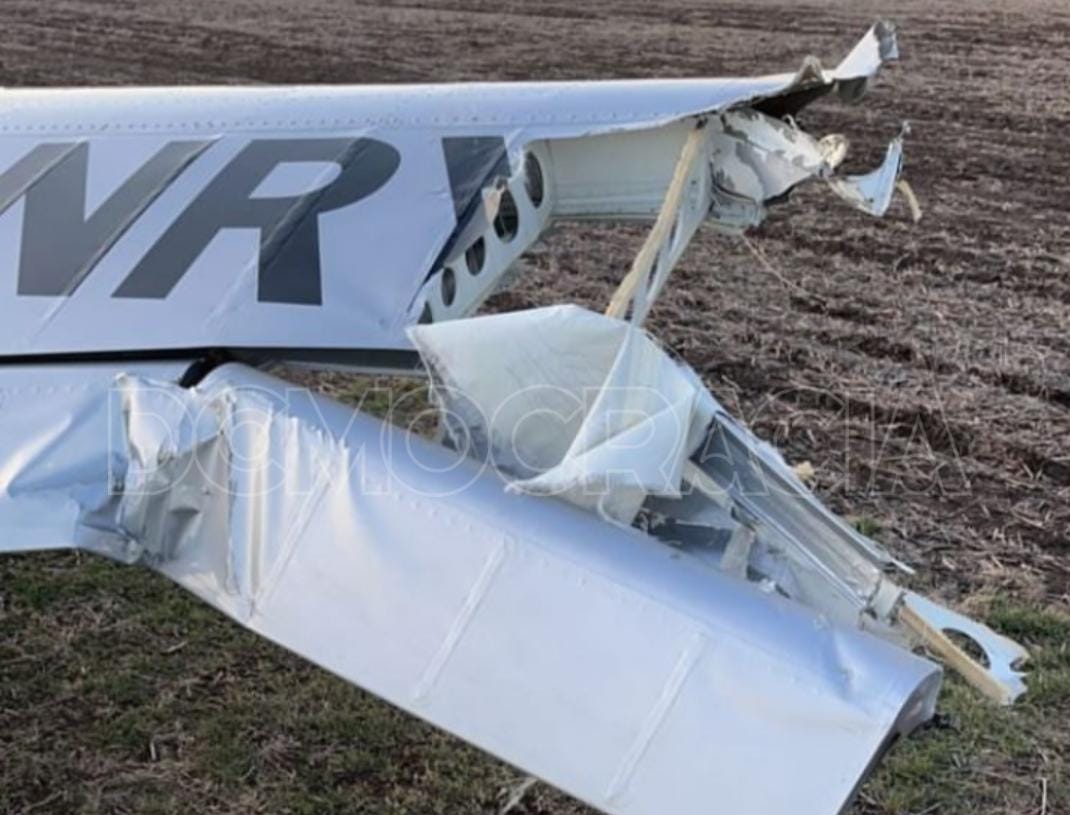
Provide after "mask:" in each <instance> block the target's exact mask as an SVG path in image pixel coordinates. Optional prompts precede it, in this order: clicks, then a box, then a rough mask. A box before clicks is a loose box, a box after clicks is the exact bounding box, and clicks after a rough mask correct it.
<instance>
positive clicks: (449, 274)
mask: <svg viewBox="0 0 1070 815" xmlns="http://www.w3.org/2000/svg"><path fill="white" fill-rule="evenodd" d="M455 297H457V275H455V274H454V273H453V269H451V268H450V267H449V266H447V267H446V268H445V269H443V270H442V302H443V303H444V304H445V305H447V306H452V305H453V300H454V298H455Z"/></svg>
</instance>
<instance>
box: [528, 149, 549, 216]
mask: <svg viewBox="0 0 1070 815" xmlns="http://www.w3.org/2000/svg"><path fill="white" fill-rule="evenodd" d="M524 189H525V190H526V191H527V193H528V198H529V199H531V204H532V206H533V207H535V209H538V208H539V207H541V206H542V202H543V199H544V198H545V197H546V182H545V180H544V179H543V175H542V164H540V163H539V158H538V156H536V155H535V154H534V153H528V154H527V156H526V157H525V159H524Z"/></svg>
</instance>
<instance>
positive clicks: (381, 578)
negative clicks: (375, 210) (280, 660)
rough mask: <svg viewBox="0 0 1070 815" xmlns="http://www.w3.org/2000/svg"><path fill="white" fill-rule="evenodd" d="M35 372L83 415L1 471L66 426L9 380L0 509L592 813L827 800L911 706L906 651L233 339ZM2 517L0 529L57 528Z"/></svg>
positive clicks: (767, 807)
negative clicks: (84, 442)
mask: <svg viewBox="0 0 1070 815" xmlns="http://www.w3.org/2000/svg"><path fill="white" fill-rule="evenodd" d="M59 376H61V377H67V378H66V379H63V378H61V379H60V380H57V381H58V382H61V383H63V384H62V386H63V387H69V388H73V389H74V390H76V391H77V392H78V393H79V394H80V395H79V396H77V397H73V396H72V398H74V399H75V401H76V402H77V404H71V405H68V406H67V407H72V408H77V409H78V411H77V412H78V414H79V415H81V416H84V417H86V418H85V419H84V426H82V427H81V428H79V427H78V426H72V427H71V428H70V431H69V432H70V433H71V434H72V436H78V435H79V434H80V433H84V432H89V431H92V437H93V438H95V439H96V445H95V446H86V447H85V449H84V450H82V451H81V452H80V453H79V452H77V451H76V450H75V448H72V447H70V446H68V445H63V444H61V445H59V446H57V447H56V448H55V450H56V452H55V454H54V455H53V457H52V459H51V460H52V467H53V473H54V477H55V480H54V481H53V482H51V483H45V482H40V481H36V482H34V484H33V488H32V489H23V490H18V489H13V488H12V487H11V485H12V484H18V483H25V482H20V479H21V477H22V475H23V471H24V469H25V467H26V466H28V465H31V464H32V461H33V460H34V451H37V450H39V449H40V447H41V445H42V443H43V441H44V440H46V439H51V440H52V441H53V442H62V441H66V439H65V438H64V434H63V432H62V431H56V429H55V428H54V426H53V422H52V421H51V419H50V417H49V416H47V415H41V413H40V411H38V410H37V409H36V404H35V403H33V402H30V401H28V400H15V401H14V402H13V403H11V402H9V403H8V411H9V412H10V411H14V414H15V418H17V419H18V421H19V423H18V425H17V426H18V428H19V432H18V433H13V432H9V431H8V430H7V428H8V427H14V426H16V425H14V424H5V425H4V430H3V432H2V433H0V453H2V454H3V456H4V459H5V460H7V461H10V462H16V463H13V464H12V465H11V466H10V467H9V469H8V471H7V473H6V480H5V482H4V483H5V485H6V492H5V493H4V496H3V500H2V502H0V505H3V506H5V509H6V510H8V511H10V510H12V509H13V508H25V509H31V510H32V511H33V512H32V517H41V516H42V514H43V513H42V511H43V510H51V511H52V512H53V513H57V512H58V511H60V510H63V512H65V513H66V515H65V518H66V526H65V529H64V533H65V534H67V536H68V540H67V541H66V543H67V545H83V544H80V543H79V541H82V540H86V543H85V544H84V545H87V546H89V548H92V549H94V550H96V551H101V552H105V553H108V554H110V555H111V556H113V557H116V558H119V559H121V560H127V561H129V560H137V561H140V562H141V563H144V564H147V565H149V566H151V567H152V568H154V569H156V570H158V571H160V572H161V573H163V574H165V575H167V576H168V577H170V578H171V579H173V580H175V581H176V582H178V583H179V584H181V585H183V586H185V587H186V588H188V589H189V590H191V591H192V592H194V593H195V594H197V595H198V596H200V597H201V598H203V599H204V600H205V601H206V602H208V603H210V604H211V605H213V606H215V607H217V608H219V609H220V610H221V611H223V612H224V613H226V614H228V615H229V616H231V617H233V618H234V619H236V620H237V621H239V622H240V623H241V624H242V625H244V626H246V627H248V628H250V629H252V630H254V631H257V632H259V633H260V634H262V635H264V636H265V637H267V638H269V639H271V640H273V641H275V642H277V643H279V644H281V645H283V646H285V647H287V648H289V649H291V650H293V651H295V652H297V653H299V654H301V655H303V656H305V657H306V658H308V659H310V660H311V661H313V662H315V663H317V664H319V665H321V666H323V667H325V668H327V669H329V670H331V671H333V672H335V673H337V674H339V675H340V676H342V677H345V678H346V679H348V680H349V681H352V682H354V683H356V684H358V685H360V686H361V687H364V688H366V689H368V690H370V691H372V692H373V693H376V694H378V695H380V696H382V697H383V698H385V699H387V700H389V701H390V702H392V703H394V704H396V705H398V706H400V707H401V708H403V709H405V710H407V711H409V712H411V713H414V714H416V715H418V716H420V717H422V718H424V719H427V720H428V721H430V722H432V723H434V724H436V725H438V726H440V727H443V728H445V729H447V730H449V731H451V732H453V733H455V734H457V735H459V736H461V737H462V738H464V739H467V740H468V741H470V742H472V743H473V744H476V745H478V746H480V747H482V748H484V749H486V750H488V751H490V752H492V753H494V754H495V755H497V756H499V757H501V758H503V759H505V760H506V761H509V762H511V763H513V764H516V765H517V766H520V767H522V768H524V769H525V770H527V771H529V772H530V773H532V774H533V775H536V776H538V777H539V778H542V779H544V780H546V781H548V782H549V783H551V784H554V785H556V786H558V787H560V788H562V789H564V790H566V791H568V792H570V793H572V794H573V795H575V796H577V797H578V798H580V799H582V800H584V801H586V802H588V803H590V804H591V805H593V806H595V807H597V808H599V809H601V810H602V811H604V812H607V813H614V814H619V815H630V814H631V813H635V815H640V813H642V814H643V815H646V813H650V812H657V811H661V810H663V809H664V808H665V807H666V805H668V803H670V802H671V806H672V811H673V812H674V813H681V814H682V815H688V813H695V815H699V813H702V815H705V814H706V813H709V812H710V811H711V807H715V808H716V809H717V810H718V811H725V812H733V813H740V814H741V815H746V813H754V815H775V814H776V813H792V815H796V814H797V813H800V812H812V813H832V812H836V811H838V810H839V809H841V808H842V807H843V806H844V804H845V802H846V801H847V800H848V799H849V797H850V796H851V793H852V791H853V790H854V788H855V786H856V785H857V784H858V783H859V780H860V778H861V777H862V776H863V774H864V773H865V771H866V770H867V768H868V767H869V766H870V764H871V763H872V762H873V760H874V759H875V757H876V756H877V755H878V753H879V752H880V750H881V749H882V747H883V746H884V745H885V744H886V743H887V742H888V741H889V739H891V738H892V737H893V736H894V735H896V734H899V733H905V732H909V731H910V730H911V729H912V728H913V727H915V726H917V725H918V724H919V723H920V722H922V721H924V720H925V719H926V718H928V716H929V715H931V712H932V707H933V704H934V701H935V695H936V692H937V689H938V686H939V682H940V671H939V669H938V668H937V666H935V665H934V664H932V663H931V662H928V661H927V660H923V659H921V658H919V657H916V656H914V655H912V654H910V653H908V652H906V651H903V650H902V649H899V648H896V647H894V646H891V645H889V644H887V643H884V642H882V641H880V640H879V639H877V638H874V637H871V636H869V635H867V634H865V633H862V632H858V631H855V630H851V629H849V628H845V627H842V626H838V625H835V624H832V623H830V622H828V621H827V620H826V619H824V618H823V617H822V616H820V615H818V614H815V613H813V612H811V611H809V610H807V609H805V608H803V607H801V606H799V605H798V604H795V603H791V602H789V601H787V600H785V599H783V598H779V597H776V596H774V595H770V594H768V593H765V592H762V591H761V590H760V589H758V588H757V587H755V586H753V585H749V584H747V583H745V582H743V581H740V580H736V579H734V578H732V577H729V576H726V575H722V574H720V573H719V572H717V571H716V570H711V569H708V568H705V567H704V566H703V565H702V564H700V563H698V562H697V561H695V560H693V559H691V558H681V557H679V555H678V553H677V552H675V551H674V550H673V549H672V548H670V547H667V546H665V545H664V544H662V543H660V542H658V541H656V540H654V539H653V538H651V537H649V536H647V535H644V534H642V533H640V532H638V531H636V530H634V529H622V528H620V527H619V526H616V525H613V524H607V523H605V522H603V521H601V520H599V519H598V518H597V516H595V515H594V514H592V513H590V512H584V511H581V510H579V509H577V508H575V507H572V506H570V505H569V504H567V503H566V502H563V501H555V500H548V499H546V498H540V497H533V496H528V495H506V494H503V490H502V482H501V480H500V479H499V478H498V477H497V476H496V475H495V474H494V473H493V472H492V471H491V470H490V469H489V468H486V467H481V466H480V465H479V463H478V462H474V461H472V460H470V459H467V458H465V457H463V456H461V455H459V454H458V453H456V452H454V451H451V450H448V449H446V448H443V447H441V446H438V445H433V444H430V443H427V442H423V441H421V440H419V439H414V438H409V437H407V436H406V435H405V434H403V433H401V432H400V431H397V430H395V429H392V428H389V427H387V426H385V425H382V424H380V423H379V422H377V421H375V420H372V419H370V418H368V417H366V416H363V415H361V414H358V413H354V412H352V411H351V410H350V409H348V408H346V407H344V406H342V405H340V404H338V403H335V402H332V401H331V400H329V399H325V398H322V397H318V396H312V395H309V394H307V393H305V392H303V391H298V392H295V391H294V390H293V389H292V388H290V387H289V386H288V385H287V383H285V382H282V381H280V380H277V379H273V378H271V377H268V376H266V375H264V374H260V373H257V372H255V371H253V370H251V369H248V368H245V367H243V366H240V365H236V364H231V365H226V366H224V367H222V368H219V369H217V370H216V371H215V372H214V373H212V374H211V375H210V376H209V377H208V379H207V380H206V381H205V382H204V383H203V385H202V386H200V387H198V388H197V389H195V390H193V391H187V390H184V389H182V388H179V387H177V386H175V385H173V384H170V383H168V382H166V381H162V380H152V379H146V378H143V377H141V376H135V375H124V376H119V377H118V378H114V377H113V372H108V371H101V370H87V371H85V372H83V374H82V376H81V381H80V382H79V381H77V380H78V377H77V376H76V377H75V378H74V380H72V379H70V378H69V376H68V375H67V374H61V375H59ZM12 379H13V378H12V377H9V379H8V381H7V382H6V388H7V391H6V392H8V393H10V392H11V391H12V389H13V388H15V387H16V384H15V383H14V382H13V381H12ZM72 392H73V391H72ZM35 416H38V417H39V418H40V422H39V423H38V424H35V423H34V417H35ZM109 427H111V428H113V429H114V430H116V431H117V432H116V433H115V434H114V435H113V436H112V437H111V442H110V443H108V442H106V441H105V440H107V439H108V438H109V432H108V429H109ZM64 451H71V452H64ZM75 480H77V481H78V482H79V484H80V486H79V487H78V489H74V488H73V487H72V482H74V481H75ZM109 483H110V484H111V487H110V488H109ZM88 487H92V489H91V490H90V491H89V492H88V493H82V492H80V490H81V489H83V488H88ZM109 493H111V494H112V495H111V498H110V499H105V500H103V501H102V500H101V496H106V495H108V494H109ZM83 494H85V495H88V496H89V497H88V498H87V499H86V501H85V503H84V505H83V504H82V503H81V500H80V497H79V496H80V495H83ZM27 502H28V503H27ZM24 514H25V513H24ZM5 519H6V520H11V519H14V520H15V521H16V523H15V524H14V525H9V526H8V528H7V529H6V531H5V535H4V538H3V544H2V548H3V549H4V550H8V551H13V550H19V549H38V548H44V547H46V546H54V545H58V544H59V543H61V542H62V536H60V535H50V536H37V535H36V534H35V528H34V526H33V524H32V523H31V524H30V525H29V526H20V525H19V524H18V523H17V520H18V514H17V513H15V514H8V515H6V516H5ZM83 536H85V537H84V538H83ZM89 539H91V540H89ZM769 778H776V779H777V783H775V784H771V783H769V781H768V780H769Z"/></svg>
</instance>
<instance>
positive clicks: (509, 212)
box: [494, 190, 520, 243]
mask: <svg viewBox="0 0 1070 815" xmlns="http://www.w3.org/2000/svg"><path fill="white" fill-rule="evenodd" d="M519 231H520V212H519V211H518V210H517V208H516V199H515V198H513V194H512V193H511V192H510V191H509V190H506V191H505V192H503V193H502V201H501V205H500V206H499V207H498V217H497V218H495V219H494V232H495V233H496V234H497V236H498V237H499V238H501V239H502V241H504V242H505V243H508V242H509V241H511V240H512V239H513V238H515V237H516V233H517V232H519Z"/></svg>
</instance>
